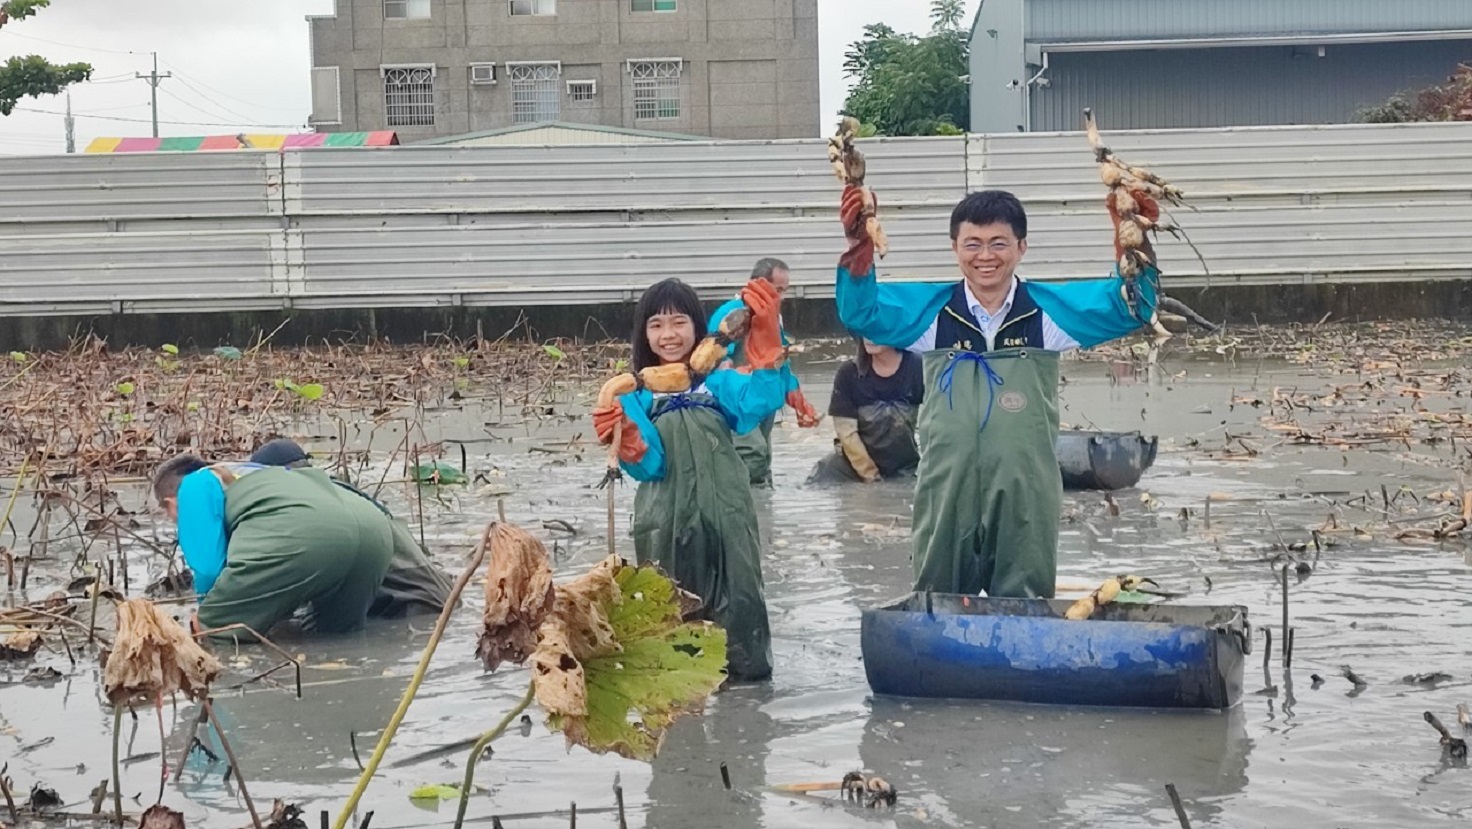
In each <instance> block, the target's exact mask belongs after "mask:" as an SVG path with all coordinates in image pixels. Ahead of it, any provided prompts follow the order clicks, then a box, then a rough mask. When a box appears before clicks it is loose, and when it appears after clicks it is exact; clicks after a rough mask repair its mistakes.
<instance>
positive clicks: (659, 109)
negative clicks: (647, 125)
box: [629, 60, 680, 121]
mask: <svg viewBox="0 0 1472 829" xmlns="http://www.w3.org/2000/svg"><path fill="white" fill-rule="evenodd" d="M629 74H630V75H632V76H633V79H634V118H635V119H636V120H660V121H667V120H670V119H672V118H679V117H680V61H677V60H644V61H630V62H629Z"/></svg>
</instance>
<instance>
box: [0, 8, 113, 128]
mask: <svg viewBox="0 0 1472 829" xmlns="http://www.w3.org/2000/svg"><path fill="white" fill-rule="evenodd" d="M49 5H51V0H5V2H3V3H0V28H3V27H4V26H5V24H7V23H11V22H15V21H20V20H24V19H26V18H27V17H30V16H31V15H34V14H35V13H36V11H37V10H38V9H44V8H46V7H47V6H49ZM90 77H92V67H91V65H90V64H86V63H68V64H61V65H58V64H54V63H51V62H50V61H48V60H46V59H45V58H43V57H41V56H40V55H27V56H25V57H19V56H17V57H13V58H10V59H9V60H7V61H5V63H4V64H3V65H0V115H9V114H10V113H11V112H13V111H14V110H15V105H16V103H17V102H19V101H20V99H22V98H35V97H39V96H41V95H55V94H56V93H58V92H60V91H62V90H63V89H65V88H67V87H68V86H70V85H71V84H74V83H81V82H82V81H85V80H87V79H88V78H90Z"/></svg>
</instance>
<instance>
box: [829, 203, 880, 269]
mask: <svg viewBox="0 0 1472 829" xmlns="http://www.w3.org/2000/svg"><path fill="white" fill-rule="evenodd" d="M870 193H871V195H873V197H874V207H875V209H876V210H877V209H878V208H879V196H878V195H877V194H874V193H873V191H870ZM866 218H867V216H866V215H865V212H864V190H863V188H862V187H859V186H857V185H854V184H847V185H844V188H843V199H842V201H840V202H839V207H838V219H839V221H840V222H841V223H842V224H843V235H844V236H845V237H847V238H848V250H846V251H844V254H843V255H842V256H840V257H839V258H838V264H839V267H842V268H844V269H846V270H847V271H848V272H849V274H850V275H852V276H867V275H868V273H869V271H870V270H871V269H872V268H873V267H874V240H873V239H871V238H869V229H868V227H867V226H866V225H867V223H866V222H865V219H866Z"/></svg>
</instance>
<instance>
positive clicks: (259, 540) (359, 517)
mask: <svg viewBox="0 0 1472 829" xmlns="http://www.w3.org/2000/svg"><path fill="white" fill-rule="evenodd" d="M225 521H226V524H227V526H228V527H229V536H230V542H229V546H228V547H227V548H226V553H225V569H224V571H223V572H222V573H220V577H219V579H218V580H216V582H215V585H214V587H213V588H212V589H211V590H210V592H209V593H208V594H206V595H205V597H204V599H203V600H201V601H200V604H199V621H200V624H202V625H204V626H205V627H207V628H216V627H224V626H226V625H231V624H237V623H239V624H245V625H248V626H250V627H251V628H252V629H253V630H255V631H256V632H258V633H261V634H263V635H264V634H265V633H266V631H267V630H269V629H270V628H271V626H272V625H275V624H276V623H277V622H280V621H284V620H286V619H289V618H290V617H291V616H292V614H294V613H295V612H296V610H297V609H298V608H301V607H303V606H307V609H308V612H307V616H306V620H305V623H306V626H307V627H308V628H309V629H313V630H318V631H322V632H327V633H340V632H345V631H351V630H354V629H356V628H358V627H360V626H362V624H363V622H364V621H365V620H366V618H367V615H368V607H369V605H370V604H372V602H373V599H374V596H375V595H376V594H377V592H378V587H379V584H380V583H381V582H382V581H383V576H384V573H385V572H386V571H387V570H388V565H389V560H390V559H391V558H392V557H393V554H394V535H393V530H392V528H391V526H390V523H389V521H390V519H389V518H388V517H387V516H385V515H384V514H383V513H382V512H381V511H379V509H378V508H377V507H375V506H374V505H373V504H372V503H371V502H369V501H368V500H366V499H364V498H361V497H359V496H358V495H356V494H355V493H353V492H350V491H348V490H346V489H343V488H342V487H339V486H338V485H337V484H335V483H333V481H332V479H331V478H329V477H328V476H327V474H326V473H324V472H322V471H320V470H317V469H311V468H305V469H295V470H290V471H288V470H286V469H282V468H278V467H271V468H267V469H261V470H258V471H255V472H252V473H250V474H248V475H244V476H241V477H240V478H239V479H238V480H236V481H235V482H234V483H232V484H230V486H229V487H227V488H226V490H225ZM224 635H226V636H230V635H236V634H231V633H227V634H224ZM242 638H247V639H248V638H250V636H249V634H244V635H243V636H242Z"/></svg>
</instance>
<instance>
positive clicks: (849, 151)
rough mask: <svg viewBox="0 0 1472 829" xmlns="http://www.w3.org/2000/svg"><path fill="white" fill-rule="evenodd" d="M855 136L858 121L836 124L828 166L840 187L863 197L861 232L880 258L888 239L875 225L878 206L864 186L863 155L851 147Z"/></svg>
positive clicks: (887, 248) (877, 216)
mask: <svg viewBox="0 0 1472 829" xmlns="http://www.w3.org/2000/svg"><path fill="white" fill-rule="evenodd" d="M858 137H859V121H858V119H857V118H853V117H851V116H844V118H843V120H841V121H839V122H838V132H837V133H836V134H835V135H834V136H833V137H832V138H829V139H828V163H829V164H832V165H833V174H834V175H835V176H838V180H839V181H841V182H843V183H844V184H852V185H854V186H855V187H858V188H860V191H861V192H862V193H863V195H864V214H863V215H864V229H865V230H866V231H867V232H868V234H869V238H870V239H873V240H874V252H875V253H876V254H878V255H879V258H880V259H883V258H884V254H886V253H888V252H889V237H887V236H885V235H884V228H883V227H881V226H880V225H879V205H878V203H877V202H875V200H874V191H872V190H870V189H869V188H868V187H866V186H865V185H864V174H865V173H866V172H867V169H866V167H867V165H866V162H865V161H864V154H863V153H862V152H859V148H858V147H855V146H854V139H856V138H858Z"/></svg>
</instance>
